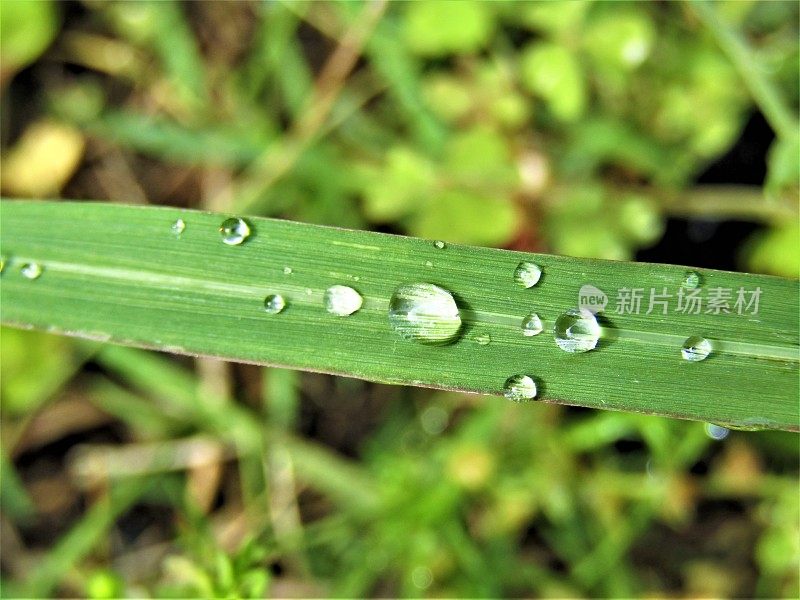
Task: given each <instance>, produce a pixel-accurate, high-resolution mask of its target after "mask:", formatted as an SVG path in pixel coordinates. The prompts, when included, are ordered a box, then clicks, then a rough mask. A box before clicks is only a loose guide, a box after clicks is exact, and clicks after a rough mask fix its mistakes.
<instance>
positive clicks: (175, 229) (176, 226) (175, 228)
mask: <svg viewBox="0 0 800 600" xmlns="http://www.w3.org/2000/svg"><path fill="white" fill-rule="evenodd" d="M184 229H186V222H185V221H184V220H183V219H177V220H176V221H175V222H174V223H173V224H172V227H170V230H171V231H172V233H173V234H175V235H180V234H182V233H183V230H184Z"/></svg>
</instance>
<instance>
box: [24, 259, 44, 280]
mask: <svg viewBox="0 0 800 600" xmlns="http://www.w3.org/2000/svg"><path fill="white" fill-rule="evenodd" d="M19 272H20V273H22V276H23V277H25V278H27V279H31V280H33V279H39V277H40V276H41V274H42V267H41V265H39V263H35V262H32V263H25V264H24V265H22V266H21V267H20V270H19Z"/></svg>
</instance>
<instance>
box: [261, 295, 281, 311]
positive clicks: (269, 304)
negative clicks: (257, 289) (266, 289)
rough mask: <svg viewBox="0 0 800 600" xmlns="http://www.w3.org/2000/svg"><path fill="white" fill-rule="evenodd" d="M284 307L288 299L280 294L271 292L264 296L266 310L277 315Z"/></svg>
mask: <svg viewBox="0 0 800 600" xmlns="http://www.w3.org/2000/svg"><path fill="white" fill-rule="evenodd" d="M284 308H286V300H284V299H283V296H281V295H280V294H270V295H269V296H267V297H266V298H264V310H265V311H266V312H267V313H269V314H271V315H277V314H278V313H279V312H281V311H282V310H283V309H284Z"/></svg>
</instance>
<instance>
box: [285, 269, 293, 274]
mask: <svg viewBox="0 0 800 600" xmlns="http://www.w3.org/2000/svg"><path fill="white" fill-rule="evenodd" d="M292 272H293V271H292V267H283V274H284V275H291V274H292Z"/></svg>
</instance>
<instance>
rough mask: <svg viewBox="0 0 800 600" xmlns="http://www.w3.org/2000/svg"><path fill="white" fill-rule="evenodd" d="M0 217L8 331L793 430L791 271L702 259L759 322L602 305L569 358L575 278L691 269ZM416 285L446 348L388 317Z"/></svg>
mask: <svg viewBox="0 0 800 600" xmlns="http://www.w3.org/2000/svg"><path fill="white" fill-rule="evenodd" d="M0 210H1V211H2V212H1V213H0V216H2V219H0V236H1V237H2V248H3V252H4V253H5V256H6V257H7V261H6V264H5V268H4V270H3V273H2V287H1V288H0V301H2V306H3V312H2V320H3V323H4V324H6V325H13V326H17V327H35V328H41V329H47V330H49V331H51V332H61V333H65V334H70V335H76V336H81V337H88V338H99V339H104V340H108V341H110V342H115V343H119V344H126V345H133V346H141V347H149V348H156V349H160V350H163V351H169V352H177V353H182V354H200V355H212V356H219V357H224V358H228V359H231V360H238V361H244V362H253V363H262V364H272V365H278V366H286V367H292V368H296V369H308V370H316V371H325V372H330V373H339V374H344V375H349V376H353V377H359V378H363V379H370V380H374V381H381V382H387V383H398V384H413V385H424V386H431V387H439V388H449V389H458V390H464V391H471V392H478V393H483V394H493V395H502V394H503V388H504V384H505V382H506V380H507V379H508V378H509V376H511V375H516V374H525V375H529V376H531V377H533V378H535V380H536V381H537V383H538V384H539V385H538V387H539V396H537V399H540V400H545V401H552V402H564V403H568V404H577V405H581V406H587V407H593V408H604V409H614V410H625V411H633V412H642V413H651V414H660V415H667V416H672V417H678V418H688V419H696V420H705V421H712V422H719V423H723V424H730V425H734V426H739V427H762V428H764V427H766V428H775V429H788V430H798V429H800V424H799V423H798V420H799V417H798V403H797V397H798V391H799V390H798V322H797V318H796V317H797V314H798V291H799V290H798V282H797V281H794V280H788V279H781V278H776V277H771V276H766V275H750V274H744V273H729V272H723V271H713V270H706V269H697V270H696V271H697V272H698V273H699V275H700V278H701V280H702V284H701V287H700V288H699V289H700V292H701V293H703V294H704V295H705V296H706V298H707V297H708V296H709V295H710V294H713V293H714V290H715V289H717V290H719V289H722V290H724V289H729V290H733V294H734V295H735V294H736V290H738V289H739V288H743V289H745V290H755V289H756V288H759V289H760V292H761V295H760V305H759V307H758V312H757V316H756V315H754V314H753V313H752V312H750V313H744V314H737V310H736V308H735V306H734V305H733V300H732V301H731V305H730V309H731V310H730V312H728V313H725V312H720V313H719V314H716V313H713V312H712V313H708V312H705V311H703V312H700V313H699V314H686V313H681V312H677V311H675V310H674V308H675V306H674V304H673V305H672V310H671V311H670V310H668V311H667V314H662V311H661V310H660V309H656V310H655V311H651V312H652V314H649V315H648V314H645V312H646V311H645V310H644V309H642V310H641V312H638V313H633V312H631V313H624V314H617V312H615V311H614V310H613V309H612V307H611V306H609V307H608V310H607V311H606V313H605V316H604V317H603V318H602V319H601V324H602V327H603V329H602V331H601V336H602V337H601V339H600V343H599V344H598V347H597V348H595V349H594V350H592V351H590V352H585V353H580V354H573V353H568V352H564V351H563V350H561V349H560V348H559V347H558V346H557V345H556V344H555V343H554V340H553V337H552V335H551V334H550V333H549V332H550V331H551V330H552V328H553V324H554V322H555V320H556V319H557V318H558V316H559V315H561V314H562V313H563V312H564V311H565V310H567V309H570V308H573V307H575V306H576V304H577V302H578V292H579V290H580V288H581V287H582V286H583V285H585V284H591V285H594V286H595V287H597V288H598V289H599V290H604V291H605V292H606V293H607V294H608V295H609V302H610V303H611V304H612V305H613V304H614V298H615V297H616V295H617V291H618V290H620V289H621V288H631V287H636V288H642V289H645V290H649V289H651V288H652V289H655V290H656V291H657V292H659V293H661V291H662V289H664V288H666V289H667V291H668V292H670V293H672V294H676V293H677V290H678V289H679V288H680V286H681V285H683V282H684V280H685V277H686V269H685V267H676V266H671V265H657V264H644V263H642V264H638V263H620V262H606V261H601V260H585V259H576V258H570V257H563V256H550V255H544V254H527V253H522V252H511V251H504V250H496V249H487V248H475V247H470V246H459V245H456V244H447V245H445V247H443V248H439V247H436V246H435V245H434V244H433V243H432V242H430V241H427V240H422V239H414V238H404V237H398V236H389V235H385V234H378V233H372V232H362V231H348V230H343V229H333V228H326V227H319V226H313V225H306V224H300V223H293V222H287V221H277V220H270V219H261V218H255V217H253V218H248V223H249V227H250V230H251V232H252V233H251V235H250V236H249V237H248V238H247V239H246V240H245V241H244V242H243V243H242V244H240V245H234V246H229V245H226V244H224V243H223V242H222V239H221V237H220V234H219V231H218V228H219V226H220V223H221V221H222V220H223V218H224V215H218V214H213V213H205V212H196V211H188V210H179V209H171V208H154V207H133V206H119V205H109V204H92V203H72V202H24V201H4V202H3V203H2V204H1V205H0ZM178 218H180V219H183V221H184V223H185V229H184V230H183V231H182V233H180V234H176V233H174V231H173V230H172V225H173V223H174V222H175V220H176V219H178ZM521 261H533V262H535V264H537V265H539V266H540V267H541V269H542V272H543V275H542V277H541V281H540V282H539V283H538V284H537V285H535V286H533V287H531V288H525V287H523V286H522V285H519V284H518V283H517V282H516V281H515V277H514V273H515V270H516V269H517V266H518V265H519V263H520V262H521ZM31 262H36V263H38V264H39V265H40V266H41V268H42V273H41V275H40V276H39V277H38V278H35V279H30V278H28V277H25V276H24V275H23V273H22V272H21V267H22V265H23V264H26V263H31ZM427 263H429V264H427ZM286 267H289V268H290V269H291V272H286V271H285V268H286ZM414 282H420V283H423V282H424V283H430V284H435V285H436V286H440V287H441V288H444V289H445V290H449V291H450V292H452V294H453V296H454V298H455V301H456V305H457V307H458V311H459V313H458V314H459V316H460V318H461V320H462V323H463V325H462V327H461V329H460V330H459V331H458V335H457V337H456V339H454V340H453V341H452V343H450V344H449V345H426V344H420V343H417V342H415V341H412V340H409V339H405V338H403V337H401V336H400V335H398V334H397V333H396V332H395V331H394V330H393V329H392V326H390V323H389V320H388V313H387V311H388V307H389V299H390V298H391V296H392V294H393V292H394V291H395V290H396V289H397V288H398V287H399V286H402V285H406V284H409V283H414ZM333 285H348V286H352V287H353V288H355V289H356V290H357V291H358V293H359V294H361V296H362V297H363V304H362V306H361V309H360V310H358V311H356V312H355V313H353V314H352V315H350V316H347V317H344V316H336V315H333V314H330V313H329V312H327V311H326V309H325V306H324V302H323V297H324V294H325V290H326V289H328V288H329V287H330V286H333ZM268 294H281V295H283V296H284V298H285V300H286V302H287V306H286V308H285V309H284V310H283V311H282V312H280V313H278V314H269V313H267V312H266V311H265V310H264V298H265V297H266V296H267V295H268ZM673 302H674V298H673ZM646 303H647V299H646V298H645V301H644V304H646ZM705 307H706V305H705V304H704V305H703V308H705ZM751 309H752V307H751ZM532 310H535V311H536V312H538V313H539V315H540V317H541V318H542V319H543V320H544V322H545V323H544V324H545V332H543V333H542V334H541V335H537V336H532V337H526V336H524V335H522V330H521V326H520V325H521V321H522V319H523V317H524V316H525V315H527V314H528V313H529V312H531V311H532ZM484 335H488V336H490V338H491V339H490V340H488V341H489V343H485V342H486V341H487V339H486V338H485V337H483V336H484ZM694 335H701V336H705V337H706V338H708V339H709V340H711V344H712V352H711V354H710V356H709V357H708V358H707V359H706V360H703V361H700V362H690V361H687V360H684V359H682V357H681V354H682V353H681V346H682V344H683V343H684V341H685V340H686V339H687V338H688V337H690V336H694ZM111 349H112V348H108V349H107V350H111ZM107 350H106V351H107ZM113 350H116V351H117V352H116V355H118V358H119V360H118V361H117V367H118V368H127V365H129V359H127V358H124V356H125V353H121V352H119V349H116V348H113ZM106 351H104V353H103V355H104V356H105V355H106ZM114 355H115V353H109V354H108V356H114ZM143 376H144V374H143ZM156 380H157V378H155V379H154V378H153V377H150V376H148V377H147V381H149V382H152V381H156Z"/></svg>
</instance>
